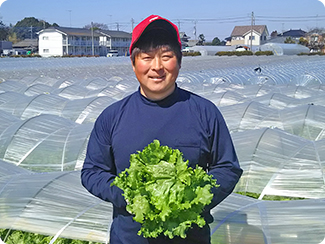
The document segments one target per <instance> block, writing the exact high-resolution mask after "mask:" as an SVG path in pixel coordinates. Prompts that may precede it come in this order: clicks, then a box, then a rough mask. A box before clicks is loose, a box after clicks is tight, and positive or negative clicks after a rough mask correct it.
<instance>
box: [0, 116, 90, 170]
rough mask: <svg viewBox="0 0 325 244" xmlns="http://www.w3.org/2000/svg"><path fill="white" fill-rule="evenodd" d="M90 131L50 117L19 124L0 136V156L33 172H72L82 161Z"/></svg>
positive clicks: (12, 125)
mask: <svg viewBox="0 0 325 244" xmlns="http://www.w3.org/2000/svg"><path fill="white" fill-rule="evenodd" d="M91 129H92V124H85V125H79V124H76V123H73V122H72V121H70V120H67V119H64V118H62V117H59V116H54V115H46V114H44V115H40V116H36V117H33V118H30V119H28V120H19V121H18V122H16V123H12V124H11V126H9V127H8V128H6V129H5V131H4V133H3V134H2V135H1V137H0V142H1V147H0V149H1V151H0V155H1V157H2V159H3V160H5V161H7V162H11V163H14V164H16V165H19V166H21V167H25V168H28V169H31V170H34V171H44V172H48V171H60V170H61V171H63V170H73V169H75V167H76V165H77V164H78V165H80V162H79V161H81V162H83V160H84V157H85V150H86V147H87V139H88V136H89V134H90V131H91Z"/></svg>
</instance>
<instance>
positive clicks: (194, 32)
mask: <svg viewBox="0 0 325 244" xmlns="http://www.w3.org/2000/svg"><path fill="white" fill-rule="evenodd" d="M193 34H194V36H195V41H197V39H196V20H195V21H194V31H193Z"/></svg>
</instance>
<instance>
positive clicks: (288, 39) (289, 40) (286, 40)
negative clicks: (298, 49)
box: [284, 37, 296, 44]
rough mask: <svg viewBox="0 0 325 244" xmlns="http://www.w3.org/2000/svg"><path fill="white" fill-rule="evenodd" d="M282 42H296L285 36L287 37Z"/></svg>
mask: <svg viewBox="0 0 325 244" xmlns="http://www.w3.org/2000/svg"><path fill="white" fill-rule="evenodd" d="M284 43H290V44H294V43H296V42H295V41H294V40H292V38H291V37H287V38H286V39H285V41H284Z"/></svg>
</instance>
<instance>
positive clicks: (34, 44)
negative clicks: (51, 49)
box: [12, 39, 38, 48]
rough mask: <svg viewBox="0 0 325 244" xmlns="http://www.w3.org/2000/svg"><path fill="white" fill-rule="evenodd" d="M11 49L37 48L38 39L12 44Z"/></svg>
mask: <svg viewBox="0 0 325 244" xmlns="http://www.w3.org/2000/svg"><path fill="white" fill-rule="evenodd" d="M12 47H13V48H28V47H38V39H25V40H22V41H20V42H17V43H15V44H12Z"/></svg>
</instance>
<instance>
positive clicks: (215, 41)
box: [211, 37, 221, 46]
mask: <svg viewBox="0 0 325 244" xmlns="http://www.w3.org/2000/svg"><path fill="white" fill-rule="evenodd" d="M211 45H212V46H220V45H221V41H220V39H219V38H218V37H215V38H213V40H212V43H211Z"/></svg>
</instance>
